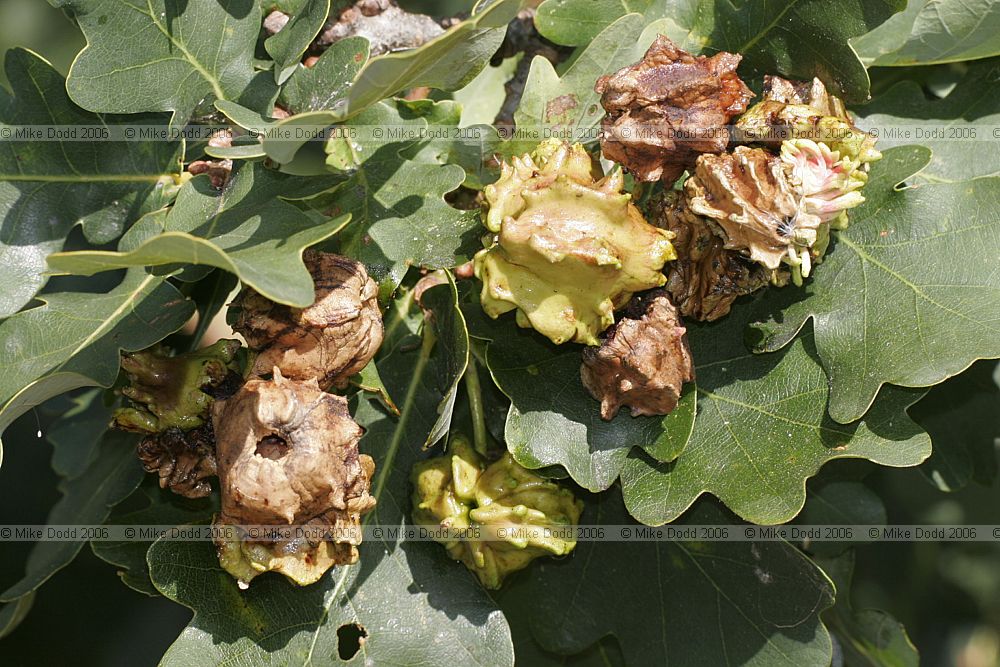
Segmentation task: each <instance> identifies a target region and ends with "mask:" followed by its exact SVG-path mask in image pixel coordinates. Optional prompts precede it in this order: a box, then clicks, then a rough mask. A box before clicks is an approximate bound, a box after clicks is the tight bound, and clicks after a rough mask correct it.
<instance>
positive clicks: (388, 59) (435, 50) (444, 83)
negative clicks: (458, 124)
mask: <svg viewBox="0 0 1000 667" xmlns="http://www.w3.org/2000/svg"><path fill="white" fill-rule="evenodd" d="M520 4H521V3H520V1H519V0H493V2H490V3H489V4H486V3H480V4H479V5H478V6H477V7H476V8H475V9H474V11H473V14H472V16H470V17H469V18H467V19H465V20H464V21H462V22H460V23H459V24H458V25H455V26H453V27H452V28H450V29H449V30H448V31H447V32H445V33H444V34H443V35H440V36H439V37H436V38H434V39H432V40H430V41H429V42H427V43H426V44H423V45H421V46H419V47H417V48H415V49H407V50H406V51H399V52H396V53H387V54H385V55H382V56H378V57H376V58H372V59H371V60H370V61H369V62H368V64H367V65H366V66H365V68H364V69H363V70H362V71H361V74H360V75H359V76H358V78H357V80H356V81H355V82H354V85H353V86H351V90H350V92H349V93H348V96H347V108H346V109H345V112H346V113H347V114H353V113H357V112H359V111H361V110H363V109H366V108H367V107H369V106H371V105H372V104H375V103H376V102H378V101H379V100H381V99H384V98H386V97H391V96H392V95H395V94H396V93H398V92H400V91H401V90H405V89H406V88H415V87H418V86H429V87H431V88H437V89H439V90H458V89H459V88H461V87H463V86H464V85H465V84H467V83H469V82H470V81H472V79H474V78H475V76H476V75H477V74H479V72H480V71H481V70H482V69H483V68H484V67H486V65H487V64H488V63H489V61H490V58H491V57H492V56H493V54H494V53H496V51H497V49H498V48H500V44H501V43H502V42H503V38H504V35H505V34H506V33H507V24H508V23H510V21H511V20H512V19H513V18H514V16H516V15H517V12H518V9H519V8H520Z"/></svg>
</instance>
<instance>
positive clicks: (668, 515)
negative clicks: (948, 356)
mask: <svg viewBox="0 0 1000 667" xmlns="http://www.w3.org/2000/svg"><path fill="white" fill-rule="evenodd" d="M753 312H754V309H753V304H744V305H738V306H737V307H735V308H733V310H732V312H731V313H730V314H729V315H728V316H727V317H725V318H723V319H722V320H720V321H718V322H714V323H712V324H698V325H695V324H693V323H691V324H688V337H689V340H690V343H691V354H692V357H693V358H694V359H695V369H696V371H697V374H698V418H697V420H696V421H695V424H694V429H693V430H692V432H691V438H690V440H689V441H688V443H687V446H686V447H685V448H684V452H683V453H682V454H681V456H680V457H679V458H678V459H677V460H676V461H673V462H671V463H657V462H654V461H651V460H650V459H649V458H648V457H646V456H643V455H641V454H639V453H637V452H632V454H631V455H630V456H629V458H628V460H627V461H626V462H625V465H624V466H623V468H622V472H621V479H622V492H623V494H624V496H625V504H626V505H627V506H628V509H629V512H630V513H631V514H632V516H634V517H635V518H636V519H638V520H639V521H641V522H643V523H647V524H652V525H660V524H663V523H668V522H670V521H673V520H675V519H676V518H677V517H679V516H680V515H681V514H682V513H683V512H684V511H685V510H686V509H687V508H688V507H690V506H691V505H692V503H694V501H695V499H697V498H698V497H699V496H701V495H702V494H704V493H709V494H711V495H713V496H715V497H716V498H718V499H719V500H721V501H722V502H723V503H725V505H726V506H727V507H728V508H729V509H730V510H732V511H733V512H735V513H736V514H737V515H738V516H739V517H741V518H742V519H745V520H747V521H751V522H753V523H760V524H776V523H784V522H785V521H788V520H790V519H792V518H793V517H794V516H795V515H796V514H798V513H799V511H800V510H801V509H802V506H803V503H804V502H805V500H806V480H807V479H808V478H809V477H812V476H813V475H815V474H816V473H817V472H818V471H819V470H820V468H821V467H822V466H823V465H824V464H825V463H827V462H828V461H831V460H834V459H838V458H866V459H869V460H871V461H874V462H875V463H878V464H880V465H886V466H893V467H902V466H915V465H917V464H919V463H921V462H922V461H923V460H925V459H926V458H927V457H928V456H929V455H930V452H931V444H930V438H928V437H927V434H926V433H924V432H923V431H921V430H920V428H919V427H918V426H917V425H916V424H915V423H914V422H913V421H912V420H911V419H910V418H909V417H908V416H907V415H906V409H907V408H908V407H909V406H910V405H911V404H913V403H914V402H916V401H917V399H919V398H920V396H921V395H922V394H923V392H921V391H915V390H912V389H901V388H899V387H892V386H888V387H885V388H883V390H882V391H881V393H880V395H879V399H878V400H877V401H876V402H875V404H874V406H873V407H872V409H871V410H870V411H869V412H868V413H867V414H866V415H865V416H864V419H862V420H861V421H858V422H855V423H853V424H848V425H843V424H839V423H837V422H835V421H833V420H832V419H830V417H829V415H827V411H826V403H827V399H828V396H829V392H830V389H829V385H828V382H827V379H826V376H825V374H824V372H823V368H822V367H821V366H820V365H819V363H818V362H817V360H816V348H815V345H814V343H813V339H812V338H813V337H812V335H810V334H808V333H806V334H803V335H802V336H800V337H799V338H798V339H796V340H795V342H794V343H793V344H792V345H791V346H790V347H789V349H788V350H787V351H785V352H784V353H783V354H766V355H761V354H753V353H751V352H749V351H748V350H747V348H746V346H745V345H744V342H743V332H744V331H745V330H746V327H747V325H748V323H749V321H750V319H751V316H752V314H753Z"/></svg>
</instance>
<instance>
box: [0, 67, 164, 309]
mask: <svg viewBox="0 0 1000 667" xmlns="http://www.w3.org/2000/svg"><path fill="white" fill-rule="evenodd" d="M5 71H6V73H7V78H8V79H9V80H10V82H11V87H12V93H11V94H8V93H7V92H6V91H4V90H2V89H0V126H13V127H5V128H4V129H5V131H4V132H3V133H2V134H0V148H2V150H0V283H2V284H3V285H4V289H3V291H2V292H0V318H3V317H7V316H9V315H12V314H14V313H16V312H17V311H18V310H20V309H21V308H22V307H24V306H25V305H26V304H27V303H28V302H30V301H31V299H32V297H34V296H35V294H37V292H38V291H39V289H41V288H42V287H43V286H44V285H45V282H46V280H47V279H48V275H47V273H46V266H45V258H46V256H47V255H49V253H51V252H55V251H58V250H60V249H61V248H62V246H63V242H64V241H65V239H66V236H67V234H69V232H70V230H71V229H73V227H74V226H76V225H81V226H82V227H83V231H84V234H85V235H86V237H87V238H88V239H89V240H91V241H92V242H95V243H107V242H108V241H111V240H113V239H115V238H117V237H118V236H119V235H120V234H121V233H122V232H123V231H124V230H125V228H126V225H127V224H128V223H129V222H131V221H132V220H133V219H134V217H135V216H137V215H138V214H141V212H142V211H144V210H147V209H148V207H150V206H152V207H156V206H159V205H160V204H159V203H158V199H159V198H160V197H161V196H162V192H163V191H164V189H167V184H170V183H171V182H172V180H173V179H175V178H177V177H178V176H179V173H180V160H181V155H182V153H183V145H182V144H181V143H179V142H166V141H129V142H123V141H105V140H104V139H102V138H101V137H102V136H103V133H104V132H111V131H115V130H120V129H121V128H120V125H121V124H123V123H124V122H125V120H124V119H121V118H109V117H103V116H98V115H95V114H92V113H88V112H86V111H83V110H82V109H80V108H79V107H77V106H76V105H75V104H73V103H72V102H71V101H70V99H69V97H68V96H67V95H66V88H65V81H64V79H63V77H62V76H61V75H60V74H59V73H58V72H56V70H55V69H53V67H52V65H50V64H49V63H48V62H46V61H45V60H43V59H42V58H41V57H39V56H37V55H35V54H34V53H31V52H30V51H26V50H23V49H14V50H12V51H9V52H8V53H7V57H6V63H5ZM132 122H135V119H133V121H132ZM138 122H140V123H142V122H145V123H148V124H150V125H154V124H158V123H159V121H158V120H157V119H152V118H149V117H146V118H140V119H138ZM30 125H36V126H58V125H62V126H77V133H78V137H77V139H74V140H69V139H67V140H66V141H53V140H43V139H37V138H35V137H34V136H30V137H29V136H27V135H24V134H22V135H21V136H18V134H17V132H18V129H17V126H30ZM38 131H39V132H42V133H43V134H45V135H46V136H47V132H48V130H47V129H39V130H38ZM86 132H92V133H93V134H92V136H93V137H94V138H93V140H87V135H86V134H83V133H86Z"/></svg>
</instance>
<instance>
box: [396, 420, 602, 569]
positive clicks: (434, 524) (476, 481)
mask: <svg viewBox="0 0 1000 667" xmlns="http://www.w3.org/2000/svg"><path fill="white" fill-rule="evenodd" d="M410 477H411V480H412V482H413V521H414V523H416V524H417V525H420V526H425V527H427V528H431V529H434V530H440V529H443V530H445V531H450V535H447V534H446V535H444V536H442V537H441V538H440V539H438V541H439V542H441V544H443V545H444V546H445V548H446V549H447V550H448V553H449V554H450V555H451V556H452V558H454V559H456V560H459V561H461V562H462V563H464V564H465V566H466V567H467V568H469V569H470V570H472V571H473V572H474V573H475V574H476V576H477V577H479V581H480V582H481V583H482V584H483V586H485V587H486V588H499V587H500V585H501V584H502V583H503V580H504V578H505V577H506V576H507V575H509V574H510V573H512V572H516V571H517V570H521V569H523V568H525V567H527V566H528V564H529V563H531V561H533V560H534V559H536V558H540V557H542V556H564V555H566V554H568V553H569V552H571V551H572V550H573V548H574V547H575V546H576V535H575V528H576V525H577V524H578V523H579V520H580V513H581V512H582V511H583V503H582V502H581V501H580V500H577V499H576V498H575V497H574V496H573V493H572V492H571V491H570V490H569V489H566V488H563V487H561V486H559V485H558V484H556V483H554V482H552V481H549V480H547V479H545V478H543V477H540V476H539V475H536V474H535V473H533V472H531V471H530V470H527V469H526V468H523V467H522V466H520V465H518V464H517V463H516V462H515V461H514V459H513V458H512V457H511V455H510V453H509V452H504V455H503V456H502V457H501V458H500V459H499V460H497V461H495V462H493V463H490V464H487V463H486V462H485V461H484V460H483V458H482V457H481V456H480V455H479V454H477V453H476V451H475V449H474V448H473V446H472V443H470V442H469V440H468V438H466V437H465V436H463V435H460V434H454V435H452V438H451V442H450V443H449V445H448V452H447V453H446V454H445V455H443V456H439V457H436V458H432V459H428V460H426V461H421V462H419V463H417V464H416V465H414V466H413V470H412V471H411V473H410ZM545 528H548V529H550V530H548V531H546V530H542V529H545ZM519 529H523V530H519ZM473 535H478V537H477V538H476V539H471V536H473ZM436 539H437V538H436Z"/></svg>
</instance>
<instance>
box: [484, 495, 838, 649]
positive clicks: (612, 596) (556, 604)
mask: <svg viewBox="0 0 1000 667" xmlns="http://www.w3.org/2000/svg"><path fill="white" fill-rule="evenodd" d="M703 510H704V511H701V510H700V511H699V513H698V516H697V520H699V521H701V522H702V523H704V524H712V525H718V524H724V523H726V522H725V520H724V519H722V516H721V513H720V512H718V511H714V510H713V508H709V507H706V508H703ZM628 523H629V520H628V515H627V513H626V511H625V508H624V507H623V506H622V503H621V500H620V498H619V497H618V495H617V494H616V493H610V492H609V493H604V494H601V495H600V496H599V497H597V498H596V499H595V501H594V502H592V503H588V505H587V509H586V510H585V511H584V514H583V517H582V518H581V524H587V525H594V524H599V525H600V524H608V525H616V526H617V525H623V524H628ZM730 530H736V528H735V527H732V528H730ZM501 601H502V603H503V607H504V609H505V610H506V611H507V612H508V614H510V615H511V616H514V615H519V614H524V615H527V616H528V619H529V621H528V622H529V624H530V627H531V632H532V635H533V636H534V639H535V640H536V641H537V642H538V643H539V644H540V645H541V647H542V648H544V649H546V650H549V651H552V652H556V653H565V654H574V653H578V652H579V651H581V650H583V649H585V648H587V647H588V646H590V645H591V644H593V643H595V642H596V641H597V640H599V639H600V638H602V637H604V636H606V635H608V634H612V635H614V636H615V637H617V638H618V640H619V643H620V645H621V650H622V653H623V655H624V658H625V664H628V665H666V664H679V665H685V666H687V665H705V666H711V667H715V666H716V665H746V666H755V665H760V666H762V667H763V666H766V667H772V666H775V665H788V666H789V667H791V666H793V665H794V666H795V667H798V666H800V665H826V664H829V663H830V660H831V645H830V637H829V634H828V633H827V631H826V628H825V627H823V624H822V622H821V621H820V612H822V611H823V610H824V609H826V608H828V607H829V606H830V605H831V604H833V588H832V586H831V585H830V582H829V580H828V579H827V578H826V576H825V575H824V574H823V573H822V572H821V571H820V570H819V569H818V568H817V567H816V566H815V565H813V564H812V563H811V562H810V561H809V560H808V559H807V558H806V557H805V556H803V555H802V553H801V552H799V551H797V550H796V549H795V548H793V547H792V546H790V545H788V544H786V543H783V542H761V543H755V542H722V541H720V542H697V541H679V540H670V539H666V538H664V539H660V540H655V539H651V540H648V541H645V540H636V541H623V542H615V543H610V542H604V541H600V540H593V541H585V542H580V543H578V544H577V546H576V549H575V550H574V553H573V555H572V557H570V558H567V559H563V560H560V561H548V560H547V561H545V562H538V563H536V564H535V565H534V566H533V567H532V568H531V570H530V571H529V572H527V573H524V574H523V575H521V576H520V577H519V578H517V579H516V580H514V581H512V582H511V586H510V588H509V589H508V590H505V591H504V592H503V593H502V594H501ZM693 638H697V641H693Z"/></svg>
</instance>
